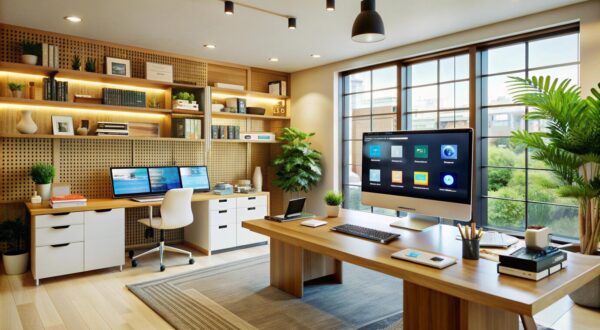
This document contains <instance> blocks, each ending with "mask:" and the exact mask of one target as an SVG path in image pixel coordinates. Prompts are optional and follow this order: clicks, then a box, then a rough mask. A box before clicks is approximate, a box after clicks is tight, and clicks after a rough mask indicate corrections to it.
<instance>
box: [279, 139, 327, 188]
mask: <svg viewBox="0 0 600 330" xmlns="http://www.w3.org/2000/svg"><path fill="white" fill-rule="evenodd" d="M314 135H315V133H305V132H302V131H300V130H298V129H295V128H284V129H283V130H282V134H281V136H279V137H278V138H277V140H279V141H281V142H283V143H284V144H283V145H282V146H281V151H282V152H281V154H280V155H279V156H278V157H277V158H275V160H274V161H273V165H275V166H276V167H277V171H276V174H277V178H276V179H275V180H274V181H273V183H274V184H275V185H276V186H277V187H279V188H281V189H282V190H283V191H285V192H291V193H297V192H300V191H303V192H308V191H309V190H310V189H311V188H312V187H313V186H314V185H316V184H317V183H318V182H319V181H320V180H321V153H320V152H319V151H317V150H314V149H313V148H311V143H310V142H308V139H309V138H310V137H312V136H314Z"/></svg>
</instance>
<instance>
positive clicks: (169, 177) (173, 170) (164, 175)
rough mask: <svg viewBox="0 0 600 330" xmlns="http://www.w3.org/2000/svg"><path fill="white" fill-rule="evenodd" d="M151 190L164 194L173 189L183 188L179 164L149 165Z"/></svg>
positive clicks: (154, 192) (155, 193)
mask: <svg viewBox="0 0 600 330" xmlns="http://www.w3.org/2000/svg"><path fill="white" fill-rule="evenodd" d="M148 174H149V176H150V192H151V193H152V194H154V195H164V194H166V193H167V191H169V190H171V189H177V188H181V178H180V177H179V168H178V167H177V166H160V167H148Z"/></svg>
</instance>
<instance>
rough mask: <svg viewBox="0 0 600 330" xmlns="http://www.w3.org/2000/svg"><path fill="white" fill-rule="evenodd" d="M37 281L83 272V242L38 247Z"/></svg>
mask: <svg viewBox="0 0 600 330" xmlns="http://www.w3.org/2000/svg"><path fill="white" fill-rule="evenodd" d="M35 253H36V259H35V260H36V265H35V269H36V274H35V276H34V277H35V278H36V279H41V278H46V277H52V276H60V275H66V274H72V273H78V272H82V271H83V242H78V243H63V244H55V245H48V246H41V247H37V248H36V250H35Z"/></svg>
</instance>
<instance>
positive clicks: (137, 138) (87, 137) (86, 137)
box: [0, 133, 204, 142]
mask: <svg viewBox="0 0 600 330" xmlns="http://www.w3.org/2000/svg"><path fill="white" fill-rule="evenodd" d="M0 138H16V139H59V140H134V141H141V140H143V141H148V140H150V141H181V142H204V140H193V139H182V138H174V137H152V136H109V135H103V136H97V135H52V134H19V133H15V134H0Z"/></svg>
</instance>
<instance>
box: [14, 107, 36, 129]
mask: <svg viewBox="0 0 600 330" xmlns="http://www.w3.org/2000/svg"><path fill="white" fill-rule="evenodd" d="M37 130H38V127H37V125H36V124H35V122H34V121H33V119H32V118H31V110H23V111H21V120H20V121H19V123H17V131H19V133H22V134H33V133H35V132H37Z"/></svg>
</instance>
